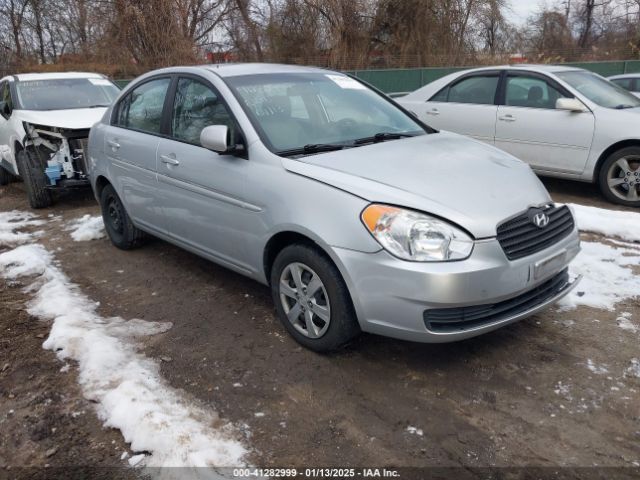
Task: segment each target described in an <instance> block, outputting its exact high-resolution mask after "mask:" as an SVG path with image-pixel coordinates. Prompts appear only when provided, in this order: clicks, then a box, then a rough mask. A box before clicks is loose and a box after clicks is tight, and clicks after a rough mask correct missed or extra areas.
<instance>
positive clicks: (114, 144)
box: [107, 140, 120, 150]
mask: <svg viewBox="0 0 640 480" xmlns="http://www.w3.org/2000/svg"><path fill="white" fill-rule="evenodd" d="M107 145H109V146H110V147H111V148H112V149H114V150H118V149H119V148H120V144H119V143H118V142H116V141H115V140H107Z"/></svg>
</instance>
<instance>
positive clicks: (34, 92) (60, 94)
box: [16, 78, 120, 110]
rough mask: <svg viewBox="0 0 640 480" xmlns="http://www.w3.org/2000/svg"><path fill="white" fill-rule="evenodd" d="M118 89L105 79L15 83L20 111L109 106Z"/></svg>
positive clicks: (67, 79)
mask: <svg viewBox="0 0 640 480" xmlns="http://www.w3.org/2000/svg"><path fill="white" fill-rule="evenodd" d="M119 92H120V91H119V90H118V87H116V86H115V85H114V84H113V83H111V82H110V81H109V80H107V79H105V78H64V79H52V80H27V81H21V82H16V93H17V94H18V102H19V104H20V108H21V109H23V110H66V109H69V108H93V107H108V106H109V105H110V104H111V101H112V100H113V99H115V98H116V96H117V95H118V93H119Z"/></svg>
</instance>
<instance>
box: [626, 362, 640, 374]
mask: <svg viewBox="0 0 640 480" xmlns="http://www.w3.org/2000/svg"><path fill="white" fill-rule="evenodd" d="M624 376H625V377H636V378H640V360H639V359H637V358H632V359H631V365H630V366H629V368H627V369H626V370H625V371H624Z"/></svg>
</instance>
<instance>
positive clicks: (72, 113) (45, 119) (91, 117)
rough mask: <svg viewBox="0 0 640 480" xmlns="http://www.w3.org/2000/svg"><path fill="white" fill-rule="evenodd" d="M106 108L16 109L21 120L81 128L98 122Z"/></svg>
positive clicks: (36, 123)
mask: <svg viewBox="0 0 640 480" xmlns="http://www.w3.org/2000/svg"><path fill="white" fill-rule="evenodd" d="M106 111H107V109H106V108H72V109H68V110H16V111H15V113H16V114H17V115H18V116H19V118H20V119H21V120H22V121H23V122H28V123H32V124H34V125H44V126H47V127H58V128H68V129H72V130H81V129H85V128H91V127H93V125H94V124H95V123H96V122H99V121H100V119H101V118H102V116H103V115H104V112H106Z"/></svg>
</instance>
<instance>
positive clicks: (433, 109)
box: [427, 108, 440, 115]
mask: <svg viewBox="0 0 640 480" xmlns="http://www.w3.org/2000/svg"><path fill="white" fill-rule="evenodd" d="M427 115H440V112H439V111H438V109H437V108H432V109H431V110H427Z"/></svg>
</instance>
